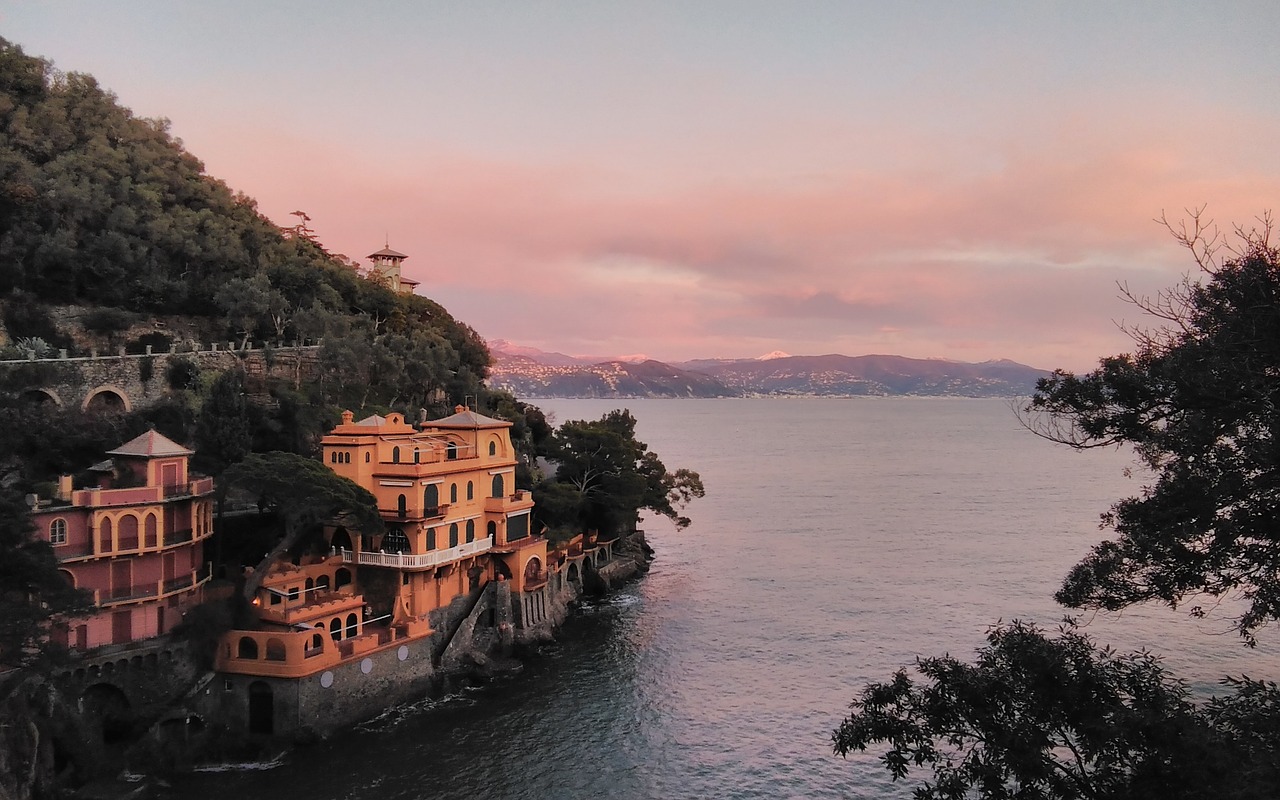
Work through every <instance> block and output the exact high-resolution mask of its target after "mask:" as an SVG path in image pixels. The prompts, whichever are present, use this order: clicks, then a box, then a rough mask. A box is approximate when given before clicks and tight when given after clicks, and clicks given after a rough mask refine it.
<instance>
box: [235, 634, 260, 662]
mask: <svg viewBox="0 0 1280 800" xmlns="http://www.w3.org/2000/svg"><path fill="white" fill-rule="evenodd" d="M257 657H258V643H257V642H256V641H254V639H253V637H251V636H241V637H240V645H239V647H237V648H236V658H257Z"/></svg>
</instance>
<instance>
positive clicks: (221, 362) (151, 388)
mask: <svg viewBox="0 0 1280 800" xmlns="http://www.w3.org/2000/svg"><path fill="white" fill-rule="evenodd" d="M229 348H230V343H229V344H228V345H225V346H219V345H210V346H208V347H205V348H202V349H200V350H194V351H187V352H166V353H144V354H142V355H127V354H124V353H123V352H121V353H116V354H112V355H92V356H85V357H77V358H63V357H59V358H44V359H34V358H33V359H28V360H26V361H0V382H2V383H3V384H4V385H6V386H9V387H11V388H13V389H14V390H17V391H19V392H20V393H21V394H23V396H25V397H27V398H29V399H33V400H39V399H47V400H51V401H52V402H54V403H57V404H58V405H59V406H62V407H64V408H66V407H72V408H81V409H89V408H91V407H93V408H97V407H106V408H112V407H116V408H121V409H123V410H125V411H132V410H136V409H141V408H147V407H149V406H151V405H155V404H156V403H158V402H160V401H161V400H163V399H164V398H165V397H167V396H168V395H169V394H170V393H171V389H170V388H169V372H170V369H171V367H172V366H173V365H174V364H175V362H177V361H179V360H180V359H185V360H189V361H193V362H195V364H196V365H197V367H198V368H199V369H200V370H201V371H202V372H204V371H214V372H222V371H224V370H228V369H232V368H235V367H241V368H243V369H244V370H245V374H246V389H247V390H248V391H249V392H251V393H263V392H265V391H266V388H267V381H268V379H272V378H274V379H277V380H283V381H288V382H290V383H292V384H293V385H294V386H295V387H297V386H300V385H301V384H302V383H303V382H305V381H312V380H315V379H316V378H318V377H319V374H320V352H319V351H320V347H319V346H318V345H308V346H283V347H267V348H258V349H253V348H249V349H244V350H232V349H229Z"/></svg>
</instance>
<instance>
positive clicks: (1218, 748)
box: [832, 622, 1280, 800]
mask: <svg viewBox="0 0 1280 800" xmlns="http://www.w3.org/2000/svg"><path fill="white" fill-rule="evenodd" d="M915 671H916V672H917V673H919V677H920V678H921V679H922V683H917V682H916V681H915V680H913V679H912V676H911V675H910V674H909V673H908V671H907V670H899V671H898V673H897V674H895V675H894V676H893V678H892V679H891V680H889V681H888V682H886V683H878V684H871V685H870V686H868V687H867V688H866V689H864V690H863V692H862V694H861V695H860V696H859V697H858V698H857V699H856V700H855V701H854V702H853V706H852V707H853V713H852V714H851V715H850V716H849V717H848V718H847V719H846V720H845V721H844V722H843V723H842V724H841V725H840V727H839V728H837V729H836V731H835V733H834V734H833V735H832V741H833V743H834V746H835V751H836V752H837V753H839V754H841V755H848V754H849V753H851V752H854V751H861V750H865V749H866V747H867V746H868V745H870V744H872V743H883V744H887V745H888V746H889V750H888V751H887V752H886V753H885V755H884V763H885V766H886V767H887V768H888V769H889V771H890V773H892V775H893V777H894V778H895V779H899V778H903V777H905V776H906V775H907V774H908V773H909V772H910V770H911V769H927V770H931V771H932V780H931V781H928V782H925V783H923V784H921V785H920V786H919V787H918V788H917V789H916V791H915V797H917V798H920V800H963V799H964V798H972V797H982V798H1028V799H1030V798H1060V799H1061V800H1066V799H1067V798H1072V799H1074V798H1099V799H1101V798H1112V799H1114V800H1128V799H1130V798H1135V799H1136V798H1152V800H1157V799H1158V800H1175V799H1177V798H1205V800H1211V799H1212V800H1217V799H1218V798H1227V797H1230V798H1259V799H1261V798H1267V797H1276V796H1280V760H1277V755H1278V753H1277V742H1278V740H1277V738H1276V735H1275V734H1276V730H1277V723H1276V721H1275V718H1274V717H1270V716H1267V712H1269V711H1270V712H1274V710H1275V709H1276V708H1277V705H1278V704H1280V690H1278V689H1277V688H1276V686H1275V684H1263V683H1258V682H1253V681H1243V682H1237V684H1236V686H1237V691H1236V692H1235V693H1234V694H1233V695H1231V696H1229V697H1226V698H1218V699H1216V700H1215V701H1213V702H1211V703H1209V704H1208V705H1207V706H1205V707H1203V708H1201V707H1197V706H1196V705H1195V704H1194V703H1192V702H1191V700H1190V698H1189V697H1188V694H1187V690H1186V687H1185V686H1183V685H1182V684H1181V683H1179V682H1178V681H1176V680H1174V679H1173V678H1171V677H1169V676H1168V675H1167V674H1166V672H1165V671H1164V669H1163V667H1162V666H1161V664H1160V661H1159V659H1157V658H1156V657H1155V656H1153V655H1151V654H1149V653H1135V654H1129V655H1117V654H1116V653H1113V652H1112V651H1110V650H1108V649H1105V648H1098V647H1097V646H1095V645H1094V644H1093V643H1092V642H1091V641H1090V640H1089V638H1088V637H1087V636H1085V635H1083V634H1081V633H1080V632H1078V631H1076V630H1075V629H1074V628H1072V627H1071V626H1066V627H1065V628H1064V629H1063V630H1062V631H1061V632H1060V633H1059V635H1058V636H1056V637H1053V636H1048V635H1046V634H1045V633H1044V632H1043V631H1040V630H1038V629H1037V628H1036V627H1035V626H1032V625H1026V624H1023V623H1019V622H1014V623H1013V624H1011V625H1005V626H998V627H996V628H994V629H992V630H991V631H990V632H988V634H987V645H986V646H985V647H983V648H982V649H981V650H980V651H979V652H978V658H977V661H976V663H974V664H966V663H963V662H961V661H958V660H956V659H954V658H952V657H950V656H943V657H941V658H926V659H921V660H920V661H919V662H918V663H917V665H916V668H915Z"/></svg>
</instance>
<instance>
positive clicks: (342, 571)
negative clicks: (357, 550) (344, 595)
mask: <svg viewBox="0 0 1280 800" xmlns="http://www.w3.org/2000/svg"><path fill="white" fill-rule="evenodd" d="M348 583H351V570H349V569H347V568H346V567H339V568H338V571H337V572H335V573H334V574H333V588H335V589H341V588H342V587H343V586H346V585H347V584H348Z"/></svg>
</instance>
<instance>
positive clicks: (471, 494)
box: [467, 481, 476, 500]
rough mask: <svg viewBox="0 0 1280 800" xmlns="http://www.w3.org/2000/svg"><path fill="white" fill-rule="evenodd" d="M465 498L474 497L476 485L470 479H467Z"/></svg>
mask: <svg viewBox="0 0 1280 800" xmlns="http://www.w3.org/2000/svg"><path fill="white" fill-rule="evenodd" d="M467 499H468V500H475V499H476V485H475V484H474V483H473V482H471V481H467Z"/></svg>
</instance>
